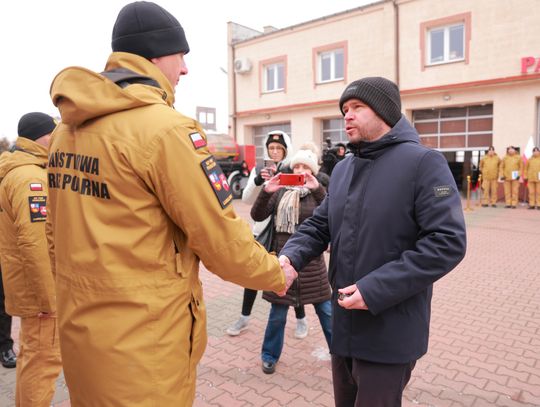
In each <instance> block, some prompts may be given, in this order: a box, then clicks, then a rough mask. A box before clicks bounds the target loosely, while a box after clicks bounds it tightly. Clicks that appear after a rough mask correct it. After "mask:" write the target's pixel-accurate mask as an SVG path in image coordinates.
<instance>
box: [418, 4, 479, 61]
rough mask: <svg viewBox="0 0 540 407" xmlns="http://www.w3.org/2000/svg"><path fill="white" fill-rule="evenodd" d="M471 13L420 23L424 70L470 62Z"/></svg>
mask: <svg viewBox="0 0 540 407" xmlns="http://www.w3.org/2000/svg"><path fill="white" fill-rule="evenodd" d="M470 42H471V13H470V12H469V13H463V14H456V15H454V16H449V17H444V18H439V19H437V20H431V21H426V22H423V23H421V24H420V50H421V52H420V54H421V56H420V58H421V59H422V61H421V66H422V70H424V69H426V67H429V66H437V65H441V64H447V63H450V62H458V61H463V62H464V63H466V64H468V63H469V45H470Z"/></svg>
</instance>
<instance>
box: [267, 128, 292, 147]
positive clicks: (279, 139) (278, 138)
mask: <svg viewBox="0 0 540 407" xmlns="http://www.w3.org/2000/svg"><path fill="white" fill-rule="evenodd" d="M270 143H279V144H281V145H282V146H283V148H284V149H285V152H287V143H286V142H285V137H283V133H281V132H279V133H278V132H276V133H274V132H270V133H268V138H267V140H266V148H267V149H268V145H269V144H270Z"/></svg>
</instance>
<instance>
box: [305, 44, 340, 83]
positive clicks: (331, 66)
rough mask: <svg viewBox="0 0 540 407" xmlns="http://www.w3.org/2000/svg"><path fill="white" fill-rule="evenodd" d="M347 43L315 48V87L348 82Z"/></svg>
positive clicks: (313, 61)
mask: <svg viewBox="0 0 540 407" xmlns="http://www.w3.org/2000/svg"><path fill="white" fill-rule="evenodd" d="M347 44H348V43H347V41H342V42H336V43H333V44H327V45H323V46H321V47H317V48H313V51H312V52H313V54H312V55H313V57H312V58H313V60H312V63H313V86H314V87H316V86H317V85H318V84H322V83H327V82H334V81H343V82H346V80H347V77H346V76H347Z"/></svg>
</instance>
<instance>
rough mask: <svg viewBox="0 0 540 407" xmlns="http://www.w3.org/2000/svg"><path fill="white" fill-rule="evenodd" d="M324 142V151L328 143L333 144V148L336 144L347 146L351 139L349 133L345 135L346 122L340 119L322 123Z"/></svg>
mask: <svg viewBox="0 0 540 407" xmlns="http://www.w3.org/2000/svg"><path fill="white" fill-rule="evenodd" d="M322 140H323V146H322V147H323V149H324V148H325V147H326V146H327V145H328V141H330V142H331V144H332V147H334V146H335V145H336V143H343V144H347V143H348V142H349V139H348V138H347V133H345V120H343V118H339V119H327V120H323V121H322Z"/></svg>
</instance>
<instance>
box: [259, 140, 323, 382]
mask: <svg viewBox="0 0 540 407" xmlns="http://www.w3.org/2000/svg"><path fill="white" fill-rule="evenodd" d="M317 157H318V155H317V154H316V152H313V151H312V150H302V149H301V150H299V151H298V152H297V153H296V154H295V155H294V157H293V158H292V159H291V167H292V170H293V173H294V174H303V175H304V176H305V180H306V181H305V185H302V186H284V185H281V184H280V175H279V174H278V175H275V176H274V177H272V178H271V179H270V180H269V181H268V182H267V183H265V184H264V187H263V189H262V190H261V192H260V193H259V196H258V197H257V200H256V201H255V203H254V204H253V206H252V208H251V217H252V218H253V219H254V220H255V221H262V220H264V219H267V218H268V217H269V216H273V217H274V228H275V234H274V240H273V249H274V250H275V251H276V252H279V250H281V248H282V247H283V245H284V244H285V242H286V241H287V239H288V238H289V237H290V236H291V234H292V233H293V232H294V231H295V230H296V228H297V227H298V225H300V224H301V223H302V222H303V221H304V219H306V218H308V217H309V216H311V215H312V214H313V211H314V210H315V208H316V207H317V206H319V204H320V203H321V202H322V200H323V199H324V197H325V195H326V191H325V189H324V187H323V186H322V185H321V183H320V182H319V181H318V180H317V178H316V175H317V173H318V171H319V166H318V164H317ZM330 295H331V292H330V285H329V284H328V274H327V269H326V263H325V261H324V258H323V256H322V255H320V256H318V257H317V258H315V259H313V260H312V261H311V262H309V263H308V264H307V265H306V266H305V267H303V268H302V269H300V270H298V279H297V280H296V281H295V283H294V284H293V285H292V286H291V288H289V290H288V291H287V294H286V295H285V296H284V297H278V296H276V295H275V294H274V293H271V292H268V291H265V292H264V293H263V298H264V299H265V300H267V301H269V302H270V303H271V304H272V306H271V309H270V315H269V317H268V323H267V325H266V330H265V333H264V340H263V344H262V352H261V359H262V370H263V372H264V373H266V374H272V373H274V371H275V368H276V364H277V362H278V361H279V358H280V356H281V352H282V350H283V343H284V337H285V324H286V322H287V313H288V310H289V307H291V306H296V307H297V306H299V305H302V306H303V305H306V304H313V306H314V307H315V311H316V313H317V316H318V317H319V321H320V324H321V327H322V330H323V333H324V336H325V338H326V341H327V344H328V346H329V347H330V343H331V338H332V327H331V308H332V306H331V303H330Z"/></svg>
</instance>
